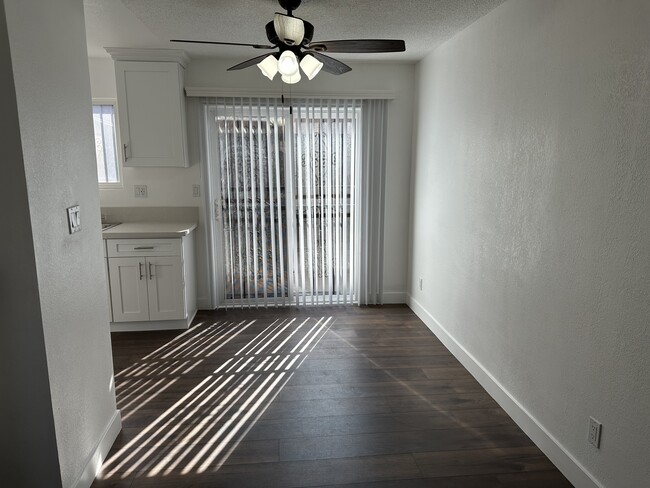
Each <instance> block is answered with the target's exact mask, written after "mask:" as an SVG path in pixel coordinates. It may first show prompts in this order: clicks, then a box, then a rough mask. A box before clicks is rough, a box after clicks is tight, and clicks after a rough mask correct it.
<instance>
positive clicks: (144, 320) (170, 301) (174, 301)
mask: <svg viewBox="0 0 650 488" xmlns="http://www.w3.org/2000/svg"><path fill="white" fill-rule="evenodd" d="M170 241H171V242H170ZM173 241H177V242H173ZM107 247H108V273H109V284H110V292H111V308H112V312H113V322H112V324H111V329H112V330H113V331H118V330H122V331H124V330H156V329H178V328H187V327H188V326H189V323H190V321H191V320H192V318H193V317H194V314H195V313H196V296H195V285H194V269H193V268H194V254H193V249H192V240H191V239H190V238H189V237H183V238H179V239H156V240H153V239H138V240H136V239H109V240H107ZM134 254H136V255H134ZM137 323H141V324H137Z"/></svg>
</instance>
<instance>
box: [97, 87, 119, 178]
mask: <svg viewBox="0 0 650 488" xmlns="http://www.w3.org/2000/svg"><path fill="white" fill-rule="evenodd" d="M115 115H116V111H115V101H114V100H93V126H94V129H95V158H96V160H97V180H98V182H99V186H100V187H111V186H119V185H120V157H119V152H118V150H117V147H118V143H117V129H116V116H115Z"/></svg>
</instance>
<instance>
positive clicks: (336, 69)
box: [309, 51, 352, 75]
mask: <svg viewBox="0 0 650 488" xmlns="http://www.w3.org/2000/svg"><path fill="white" fill-rule="evenodd" d="M309 54H311V55H312V56H314V57H315V58H316V59H317V60H319V61H320V62H321V63H323V71H325V72H327V73H331V74H333V75H342V74H343V73H347V72H348V71H352V68H350V67H349V66H348V65H347V64H345V63H342V62H341V61H339V60H337V59H334V58H330V57H329V56H325V55H324V54H323V53H319V52H317V51H309Z"/></svg>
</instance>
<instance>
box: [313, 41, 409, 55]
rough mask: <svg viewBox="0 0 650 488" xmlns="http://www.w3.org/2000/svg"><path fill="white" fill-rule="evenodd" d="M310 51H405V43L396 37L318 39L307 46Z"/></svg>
mask: <svg viewBox="0 0 650 488" xmlns="http://www.w3.org/2000/svg"><path fill="white" fill-rule="evenodd" d="M307 47H308V48H309V49H310V50H312V51H319V52H330V53H397V52H402V51H406V44H405V43H404V41H402V40H398V39H349V40H339V41H318V42H312V43H311V44H309V46H307Z"/></svg>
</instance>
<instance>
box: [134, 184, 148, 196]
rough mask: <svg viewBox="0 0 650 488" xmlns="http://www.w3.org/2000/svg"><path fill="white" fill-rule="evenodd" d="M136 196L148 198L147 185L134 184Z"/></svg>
mask: <svg viewBox="0 0 650 488" xmlns="http://www.w3.org/2000/svg"><path fill="white" fill-rule="evenodd" d="M133 188H134V189H135V197H136V198H147V185H134V186H133Z"/></svg>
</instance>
